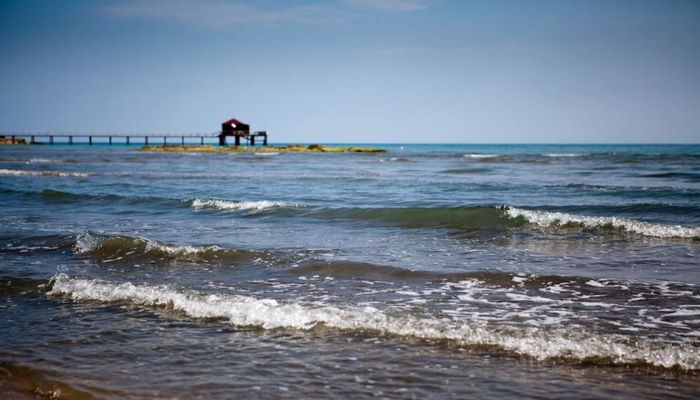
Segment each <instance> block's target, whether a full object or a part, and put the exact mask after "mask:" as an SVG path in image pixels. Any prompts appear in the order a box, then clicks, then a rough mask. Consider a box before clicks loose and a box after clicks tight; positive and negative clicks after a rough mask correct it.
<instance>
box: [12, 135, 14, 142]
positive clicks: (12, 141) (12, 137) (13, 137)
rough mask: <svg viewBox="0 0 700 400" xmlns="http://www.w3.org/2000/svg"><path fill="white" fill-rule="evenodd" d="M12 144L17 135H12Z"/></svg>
mask: <svg viewBox="0 0 700 400" xmlns="http://www.w3.org/2000/svg"><path fill="white" fill-rule="evenodd" d="M12 144H15V135H12Z"/></svg>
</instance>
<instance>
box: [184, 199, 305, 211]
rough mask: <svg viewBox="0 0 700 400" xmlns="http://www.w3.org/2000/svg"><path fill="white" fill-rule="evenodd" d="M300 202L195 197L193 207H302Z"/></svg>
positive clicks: (253, 208)
mask: <svg viewBox="0 0 700 400" xmlns="http://www.w3.org/2000/svg"><path fill="white" fill-rule="evenodd" d="M301 206H302V205H301V204H298V203H289V202H285V201H268V200H260V201H230V200H216V199H199V198H197V199H194V200H192V208H194V209H195V210H201V209H213V210H221V211H263V210H267V209H272V208H296V207H301Z"/></svg>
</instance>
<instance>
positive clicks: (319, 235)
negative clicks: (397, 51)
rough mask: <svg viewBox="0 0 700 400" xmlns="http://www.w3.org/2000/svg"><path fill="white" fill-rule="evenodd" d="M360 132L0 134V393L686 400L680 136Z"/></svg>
mask: <svg viewBox="0 0 700 400" xmlns="http://www.w3.org/2000/svg"><path fill="white" fill-rule="evenodd" d="M382 147H384V148H386V149H387V150H388V152H387V153H384V154H355V153H353V154H312V153H305V154H286V153H279V154H277V153H275V154H267V155H255V154H238V153H234V154H197V153H192V154H188V153H182V154H177V153H146V152H140V151H138V149H137V148H136V147H127V146H81V145H76V146H58V145H56V146H16V147H2V148H0V199H1V200H2V213H1V215H0V223H1V224H2V228H0V260H2V261H0V295H1V296H2V298H3V300H4V301H3V303H2V305H1V306H0V314H1V315H2V319H0V321H2V322H0V342H1V343H2V353H0V382H2V385H0V390H5V391H15V392H17V393H20V392H22V391H26V392H32V391H34V392H36V393H40V394H42V395H47V396H48V395H56V394H57V393H59V392H60V393H61V394H62V395H64V396H65V397H69V398H81V397H82V398H90V396H94V397H98V398H112V397H113V398H150V397H183V398H190V397H196V396H202V397H207V398H217V397H221V398H230V397H232V396H246V397H260V398H279V397H289V398H300V397H303V398H315V397H331V396H333V397H335V396H341V397H352V398H361V397H374V396H380V397H381V396H387V397H396V398H412V397H415V398H424V397H459V398H463V397H467V396H471V397H487V396H488V397H490V398H516V397H517V398H521V397H535V398H536V397H548V398H551V397H569V398H591V397H595V398H606V397H607V398H619V397H633V396H634V397H639V396H643V397H678V398H695V397H697V396H698V394H700V383H699V382H700V379H698V378H699V372H700V289H699V287H698V284H700V268H699V267H700V265H699V264H700V263H698V261H697V259H698V258H697V256H698V250H699V249H700V146H697V145H683V146H680V145H678V146H658V145H655V146H612V145H605V146H603V145H600V146H592V145H585V146H584V145H580V146H573V145H572V146H553V145H511V146H502V145H472V146H467V145H404V146H399V145H386V146H382ZM13 393H14V392H13Z"/></svg>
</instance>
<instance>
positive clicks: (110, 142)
mask: <svg viewBox="0 0 700 400" xmlns="http://www.w3.org/2000/svg"><path fill="white" fill-rule="evenodd" d="M109 144H112V137H111V136H110V137H109Z"/></svg>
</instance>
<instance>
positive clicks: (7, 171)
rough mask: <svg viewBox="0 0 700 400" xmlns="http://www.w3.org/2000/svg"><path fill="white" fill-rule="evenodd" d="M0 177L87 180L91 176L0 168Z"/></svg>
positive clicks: (87, 174) (71, 172) (78, 173)
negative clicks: (54, 177)
mask: <svg viewBox="0 0 700 400" xmlns="http://www.w3.org/2000/svg"><path fill="white" fill-rule="evenodd" d="M0 175H10V176H58V177H62V178H64V177H77V178H87V177H88V176H91V175H92V174H90V173H87V172H74V171H33V170H25V169H7V168H0Z"/></svg>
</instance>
